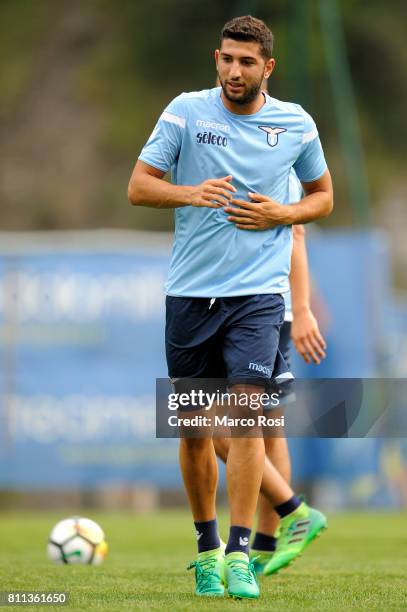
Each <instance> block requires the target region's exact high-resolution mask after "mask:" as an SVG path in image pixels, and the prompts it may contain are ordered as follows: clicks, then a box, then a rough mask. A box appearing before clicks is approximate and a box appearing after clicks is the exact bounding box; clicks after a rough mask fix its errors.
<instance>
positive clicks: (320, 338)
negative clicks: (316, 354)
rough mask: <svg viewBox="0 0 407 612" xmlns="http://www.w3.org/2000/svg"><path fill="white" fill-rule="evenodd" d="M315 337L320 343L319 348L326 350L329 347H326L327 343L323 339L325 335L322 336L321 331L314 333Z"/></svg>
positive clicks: (317, 330)
mask: <svg viewBox="0 0 407 612" xmlns="http://www.w3.org/2000/svg"><path fill="white" fill-rule="evenodd" d="M314 336H315V338H316V341H317V342H318V344H319V346H320V347H321V348H322V350H325V349H326V346H327V345H326V342H325V338H324V337H323V335H322V334H321V332H320V331H319V329H316V330H315V331H314Z"/></svg>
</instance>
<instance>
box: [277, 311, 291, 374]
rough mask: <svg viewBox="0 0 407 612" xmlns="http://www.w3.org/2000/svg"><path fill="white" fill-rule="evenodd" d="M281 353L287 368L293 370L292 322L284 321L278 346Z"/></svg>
mask: <svg viewBox="0 0 407 612" xmlns="http://www.w3.org/2000/svg"><path fill="white" fill-rule="evenodd" d="M278 348H279V350H280V353H281V354H282V356H283V357H284V361H285V363H286V365H287V367H288V368H289V369H290V368H291V321H284V323H283V324H282V326H281V330H280V341H279V344H278Z"/></svg>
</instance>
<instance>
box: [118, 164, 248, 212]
mask: <svg viewBox="0 0 407 612" xmlns="http://www.w3.org/2000/svg"><path fill="white" fill-rule="evenodd" d="M164 175H165V172H163V171H162V170H159V169H157V168H154V167H153V166H150V165H149V164H146V163H145V162H143V161H141V160H138V161H137V163H136V165H135V167H134V170H133V173H132V175H131V178H130V182H129V186H128V190H127V194H128V198H129V201H130V203H131V204H134V205H139V206H150V207H152V208H178V207H179V206H198V207H201V206H206V207H208V208H221V207H222V206H224V205H225V204H227V203H229V201H230V199H231V198H232V192H234V191H236V189H235V188H234V187H233V185H231V182H230V181H231V180H232V177H231V176H230V175H229V176H225V177H223V178H221V179H209V180H207V181H204V182H203V183H200V184H199V185H191V186H188V185H173V184H171V183H168V182H167V181H164V180H163V177H164Z"/></svg>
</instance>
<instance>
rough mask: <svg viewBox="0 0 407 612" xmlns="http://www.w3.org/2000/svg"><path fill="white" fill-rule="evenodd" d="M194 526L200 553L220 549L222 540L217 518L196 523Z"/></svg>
mask: <svg viewBox="0 0 407 612" xmlns="http://www.w3.org/2000/svg"><path fill="white" fill-rule="evenodd" d="M194 524H195V531H196V540H197V542H198V553H201V552H206V551H207V550H213V549H215V548H219V546H220V540H219V534H218V522H217V520H216V518H215V519H213V520H212V521H202V522H201V521H195V522H194Z"/></svg>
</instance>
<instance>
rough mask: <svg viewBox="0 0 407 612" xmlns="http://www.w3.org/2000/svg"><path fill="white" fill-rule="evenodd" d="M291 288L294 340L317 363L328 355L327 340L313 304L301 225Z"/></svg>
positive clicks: (295, 238) (297, 229) (295, 237)
mask: <svg viewBox="0 0 407 612" xmlns="http://www.w3.org/2000/svg"><path fill="white" fill-rule="evenodd" d="M290 287H291V302H292V311H293V322H292V325H291V339H292V341H293V344H294V346H295V348H296V350H297V352H298V353H299V354H300V355H301V357H302V358H303V359H304V361H305V362H306V363H310V361H311V359H312V361H314V363H320V362H321V359H324V357H325V350H324V349H325V348H326V343H325V340H324V339H323V337H322V335H321V333H320V331H319V327H318V323H317V320H316V319H315V317H314V315H313V314H312V311H311V307H310V280H309V270H308V257H307V249H306V244H305V229H304V227H303V226H302V225H295V226H294V227H293V251H292V256H291V273H290Z"/></svg>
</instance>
